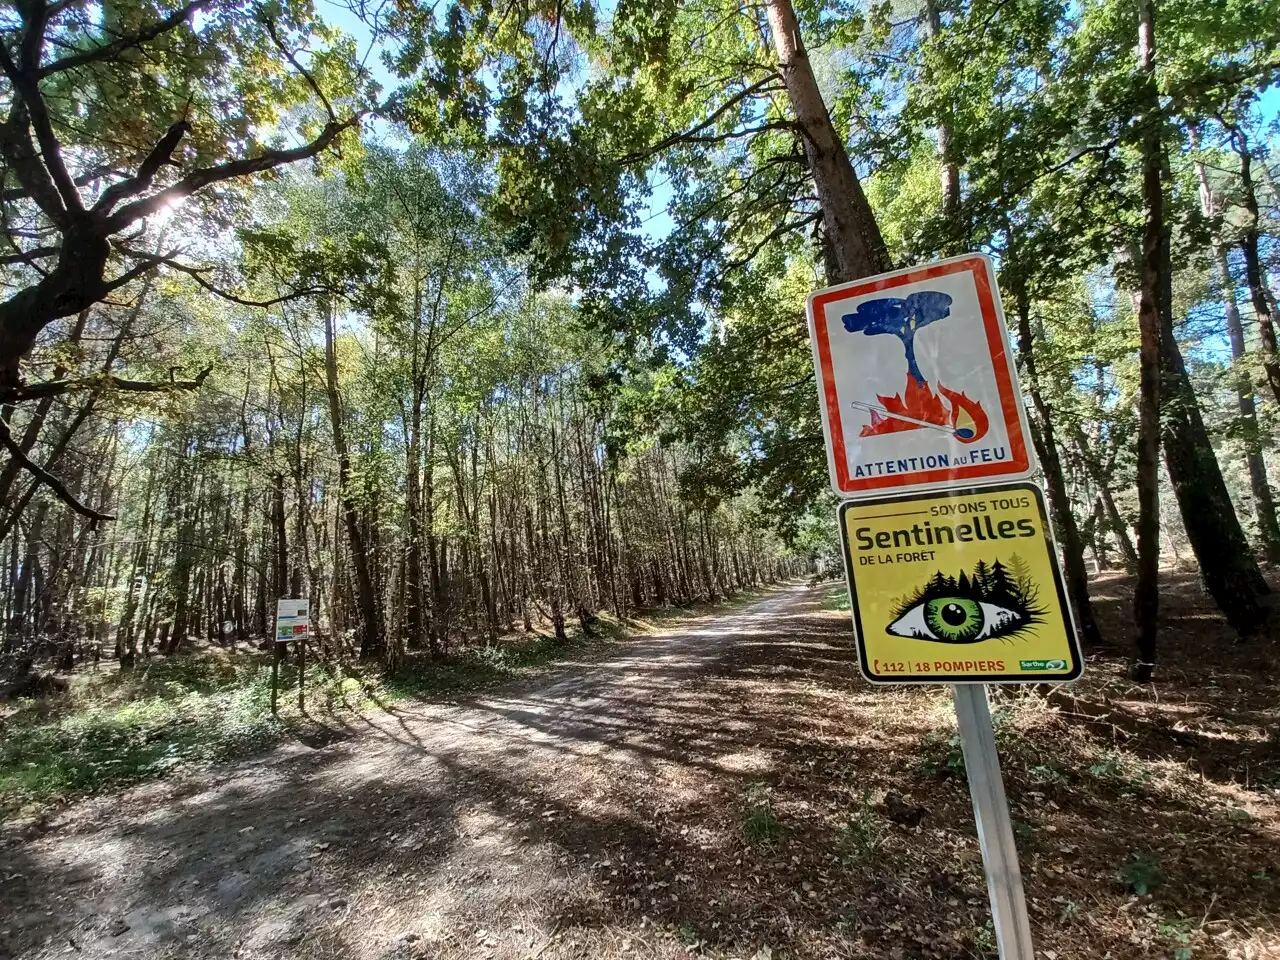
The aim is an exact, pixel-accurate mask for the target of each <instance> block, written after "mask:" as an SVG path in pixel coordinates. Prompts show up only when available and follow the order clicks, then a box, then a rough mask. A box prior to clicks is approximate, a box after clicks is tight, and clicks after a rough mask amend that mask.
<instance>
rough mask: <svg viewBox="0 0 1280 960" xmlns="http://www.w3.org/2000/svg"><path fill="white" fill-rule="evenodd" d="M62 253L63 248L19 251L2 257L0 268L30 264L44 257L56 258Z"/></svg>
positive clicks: (36, 248) (0, 257) (39, 248)
mask: <svg viewBox="0 0 1280 960" xmlns="http://www.w3.org/2000/svg"><path fill="white" fill-rule="evenodd" d="M61 252H62V247H32V248H31V249H30V250H19V251H18V252H17V253H10V254H6V255H5V256H0V266H6V267H10V266H13V265H14V264H15V263H30V262H31V261H32V260H40V259H43V258H44V257H54V256H57V255H58V254H59V253H61Z"/></svg>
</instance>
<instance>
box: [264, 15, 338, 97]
mask: <svg viewBox="0 0 1280 960" xmlns="http://www.w3.org/2000/svg"><path fill="white" fill-rule="evenodd" d="M262 22H263V24H264V25H265V26H266V28H267V33H269V34H270V35H271V42H272V43H274V44H275V45H276V49H277V50H279V51H280V52H281V53H282V54H284V56H285V59H286V60H288V61H289V62H290V63H291V64H293V69H295V70H297V71H298V73H300V74H302V79H303V80H305V81H307V86H309V87H310V88H311V90H312V92H313V93H315V95H316V96H317V97H319V98H320V102H321V103H323V104H324V109H325V112H326V113H328V114H329V119H330V120H331V121H334V120H337V119H338V115H337V114H336V113H334V112H333V104H331V103H330V102H329V98H328V97H326V96H325V95H324V91H323V90H321V89H320V84H318V83H316V79H315V77H313V76H311V72H310V71H309V70H307V68H306V67H304V66H303V65H302V64H301V63H299V62H298V58H297V57H295V56H294V55H293V51H292V50H290V49H289V48H288V47H286V46H285V45H284V41H283V40H281V39H280V37H279V35H278V34H277V33H276V22H275V21H274V20H272V19H271V18H270V17H263V18H262Z"/></svg>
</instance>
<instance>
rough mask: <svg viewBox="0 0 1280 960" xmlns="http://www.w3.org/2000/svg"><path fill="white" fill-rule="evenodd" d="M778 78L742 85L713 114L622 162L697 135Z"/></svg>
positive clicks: (626, 157) (776, 76)
mask: <svg viewBox="0 0 1280 960" xmlns="http://www.w3.org/2000/svg"><path fill="white" fill-rule="evenodd" d="M778 79H779V77H778V75H777V74H776V73H770V74H768V75H767V76H766V77H764V78H763V79H761V80H759V81H757V82H756V83H753V84H752V85H751V86H749V87H744V88H743V89H742V90H740V91H739V92H738V93H736V94H734V95H733V96H732V97H730V98H729V99H728V100H726V101H725V102H724V103H722V104H721V105H720V107H719V108H718V109H717V110H716V111H715V112H714V113H713V114H711V116H709V117H707V119H706V120H704V121H702V123H700V124H698V125H697V126H696V127H692V128H690V129H688V130H685V131H684V132H682V133H674V134H672V135H671V136H669V137H667V138H666V139H664V140H659V141H658V142H657V143H655V144H654V145H653V146H651V147H646V148H645V149H643V150H639V151H636V152H635V153H629V154H627V155H626V156H624V157H622V162H623V163H635V162H637V161H639V160H644V159H646V158H648V157H651V156H653V155H654V154H655V153H661V152H662V151H663V150H666V149H667V148H668V147H673V146H675V145H676V144H677V143H682V142H684V141H686V140H689V139H690V138H692V137H696V136H698V135H699V134H701V133H702V132H703V131H704V130H707V129H709V128H710V127H712V126H714V125H715V122H716V121H717V120H719V119H720V118H721V117H722V116H724V115H725V114H726V113H728V112H729V111H730V110H732V109H733V108H734V107H736V106H737V105H738V104H740V103H741V102H742V101H743V100H746V99H747V98H748V97H751V96H754V95H755V94H757V93H766V92H769V91H768V90H767V88H768V86H769V85H770V84H771V83H774V82H776V81H777V80H778ZM778 89H780V88H778Z"/></svg>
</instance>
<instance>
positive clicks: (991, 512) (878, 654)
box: [840, 483, 1081, 683]
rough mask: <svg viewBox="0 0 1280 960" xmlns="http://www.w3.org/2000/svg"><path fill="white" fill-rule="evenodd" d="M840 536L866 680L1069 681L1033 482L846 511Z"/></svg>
mask: <svg viewBox="0 0 1280 960" xmlns="http://www.w3.org/2000/svg"><path fill="white" fill-rule="evenodd" d="M840 535H841V538H842V539H843V541H844V562H845V573H846V575H847V578H848V583H849V598H850V601H851V603H850V606H851V608H852V610H853V627H854V630H855V632H856V634H857V641H858V655H859V658H860V660H861V662H862V673H863V675H864V676H865V677H866V678H867V679H868V680H870V681H871V682H873V683H957V682H965V681H969V682H975V683H992V682H1000V681H1006V682H1024V683H1051V682H1061V681H1064V680H1074V679H1075V678H1076V677H1078V676H1080V671H1081V660H1080V645H1079V642H1078V641H1077V639H1076V631H1075V624H1074V623H1073V622H1072V619H1071V611H1070V608H1069V607H1068V606H1067V598H1066V594H1065V592H1064V590H1063V583H1062V572H1061V570H1059V568H1058V556H1057V552H1056V551H1055V550H1054V548H1053V540H1052V538H1051V536H1050V528H1049V521H1048V519H1047V518H1046V514H1045V508H1044V495H1043V494H1042V493H1041V492H1040V488H1039V487H1037V486H1035V485H1034V484H1031V483H1014V484H1006V485H1003V486H998V487H985V488H982V489H965V490H952V491H949V492H946V493H936V494H922V495H919V496H914V497H896V498H888V499H878V500H860V501H856V502H846V503H844V504H842V505H841V507H840Z"/></svg>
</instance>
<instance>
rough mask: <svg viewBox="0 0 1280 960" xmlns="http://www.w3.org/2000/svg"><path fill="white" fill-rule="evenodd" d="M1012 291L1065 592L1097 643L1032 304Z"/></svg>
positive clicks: (1019, 290) (1018, 289)
mask: <svg viewBox="0 0 1280 960" xmlns="http://www.w3.org/2000/svg"><path fill="white" fill-rule="evenodd" d="M1012 292H1013V296H1014V302H1015V305H1016V307H1017V311H1018V353H1019V355H1020V356H1021V357H1022V365H1023V369H1024V370H1025V371H1026V375H1027V376H1026V387H1027V389H1028V391H1030V393H1031V403H1032V405H1033V406H1034V408H1035V411H1036V417H1037V419H1038V427H1039V428H1038V429H1037V430H1036V431H1035V434H1034V440H1035V441H1036V448H1037V449H1036V452H1037V453H1038V454H1039V455H1040V466H1041V467H1042V468H1043V469H1044V476H1045V484H1046V486H1048V488H1049V504H1050V507H1051V508H1052V510H1053V519H1054V525H1055V526H1056V527H1057V528H1058V535H1059V537H1060V538H1061V539H1062V554H1063V566H1064V567H1065V572H1066V575H1067V592H1068V594H1070V596H1071V602H1072V604H1073V605H1074V606H1075V608H1076V616H1077V617H1078V618H1079V620H1080V631H1081V633H1082V634H1083V635H1084V641H1085V643H1087V644H1088V645H1090V646H1093V647H1097V646H1100V645H1101V644H1102V643H1103V639H1102V631H1101V630H1100V629H1099V628H1098V622H1097V620H1096V619H1095V618H1094V615H1093V604H1092V603H1091V602H1090V601H1089V575H1088V573H1087V571H1086V570H1085V567H1084V545H1083V543H1082V541H1081V539H1080V528H1079V526H1078V525H1077V524H1076V518H1075V514H1074V513H1072V511H1071V498H1070V497H1069V496H1068V495H1067V482H1066V479H1065V478H1064V477H1063V474H1062V461H1061V460H1060V459H1059V458H1058V445H1057V441H1056V439H1055V437H1054V432H1053V419H1052V416H1051V411H1050V410H1049V405H1048V404H1047V403H1045V401H1044V394H1043V392H1042V391H1041V389H1040V375H1039V370H1038V369H1037V366H1036V358H1035V353H1034V351H1033V348H1032V340H1031V304H1030V302H1029V301H1028V299H1027V293H1026V290H1025V289H1024V288H1023V287H1022V285H1021V284H1017V285H1015V287H1014V289H1013V291H1012Z"/></svg>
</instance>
